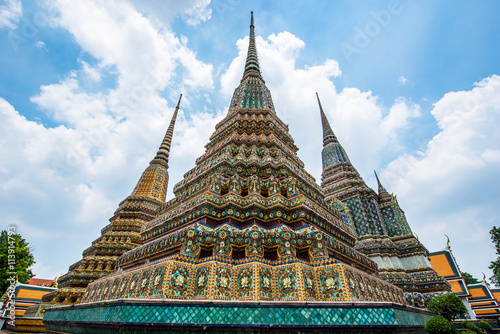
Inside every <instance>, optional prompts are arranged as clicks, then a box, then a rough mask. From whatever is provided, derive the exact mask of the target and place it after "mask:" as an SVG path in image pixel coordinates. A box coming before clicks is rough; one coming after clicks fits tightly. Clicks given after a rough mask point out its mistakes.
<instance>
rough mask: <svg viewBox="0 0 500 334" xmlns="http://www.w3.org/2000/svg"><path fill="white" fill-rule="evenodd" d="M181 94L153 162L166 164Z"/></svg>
mask: <svg viewBox="0 0 500 334" xmlns="http://www.w3.org/2000/svg"><path fill="white" fill-rule="evenodd" d="M181 99H182V94H181V95H180V96H179V101H178V102H177V106H176V107H175V111H174V114H173V115H172V119H171V120H170V125H169V126H168V129H167V132H166V133H165V137H164V138H163V141H162V142H161V145H160V148H159V149H158V152H157V153H156V156H155V158H154V159H153V160H163V161H165V162H166V163H168V156H169V154H170V145H171V144H172V135H173V133H174V126H175V120H176V119H177V112H178V111H179V105H180V104H181Z"/></svg>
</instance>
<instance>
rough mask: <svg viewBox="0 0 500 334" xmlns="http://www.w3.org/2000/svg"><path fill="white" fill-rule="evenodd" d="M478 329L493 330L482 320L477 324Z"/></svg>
mask: <svg viewBox="0 0 500 334" xmlns="http://www.w3.org/2000/svg"><path fill="white" fill-rule="evenodd" d="M479 328H482V329H485V330H487V331H491V330H493V328H492V327H491V325H490V324H489V323H487V322H486V321H484V320H481V321H480V322H479Z"/></svg>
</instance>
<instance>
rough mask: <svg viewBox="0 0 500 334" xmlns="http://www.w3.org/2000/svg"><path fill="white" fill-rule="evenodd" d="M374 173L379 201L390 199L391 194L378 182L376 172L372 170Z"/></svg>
mask: <svg viewBox="0 0 500 334" xmlns="http://www.w3.org/2000/svg"><path fill="white" fill-rule="evenodd" d="M373 172H374V173H375V178H376V179H377V184H378V198H379V202H386V201H390V200H391V199H392V196H391V195H390V194H389V192H388V191H387V190H386V189H385V188H384V186H383V185H382V183H380V180H379V178H378V175H377V172H376V171H373Z"/></svg>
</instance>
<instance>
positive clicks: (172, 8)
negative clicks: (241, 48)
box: [130, 0, 212, 25]
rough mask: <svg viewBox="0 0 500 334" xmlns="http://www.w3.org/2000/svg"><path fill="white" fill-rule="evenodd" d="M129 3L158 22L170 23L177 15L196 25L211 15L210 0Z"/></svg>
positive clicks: (133, 0) (159, 0)
mask: <svg viewBox="0 0 500 334" xmlns="http://www.w3.org/2000/svg"><path fill="white" fill-rule="evenodd" d="M130 3H131V4H132V5H133V6H134V8H135V9H136V10H137V11H139V12H141V13H144V14H145V15H147V16H148V17H149V18H151V19H153V18H154V21H155V22H156V23H158V24H170V23H171V22H172V21H173V19H174V18H175V17H177V16H179V17H181V18H182V19H184V20H185V21H186V23H188V24H190V25H197V24H199V23H201V22H203V21H207V20H209V19H210V17H211V15H212V9H211V8H210V7H209V5H210V0H183V1H178V0H148V1H141V0H130ZM159 22H162V23H159Z"/></svg>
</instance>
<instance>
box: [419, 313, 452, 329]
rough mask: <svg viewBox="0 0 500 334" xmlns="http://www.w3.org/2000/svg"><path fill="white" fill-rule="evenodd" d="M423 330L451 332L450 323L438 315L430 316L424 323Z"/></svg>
mask: <svg viewBox="0 0 500 334" xmlns="http://www.w3.org/2000/svg"><path fill="white" fill-rule="evenodd" d="M425 330H426V331H428V332H429V333H431V334H434V333H452V332H453V327H452V325H451V323H450V322H449V321H448V320H446V319H445V318H443V317H442V316H440V315H435V316H433V317H430V319H429V320H427V323H426V324H425Z"/></svg>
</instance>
